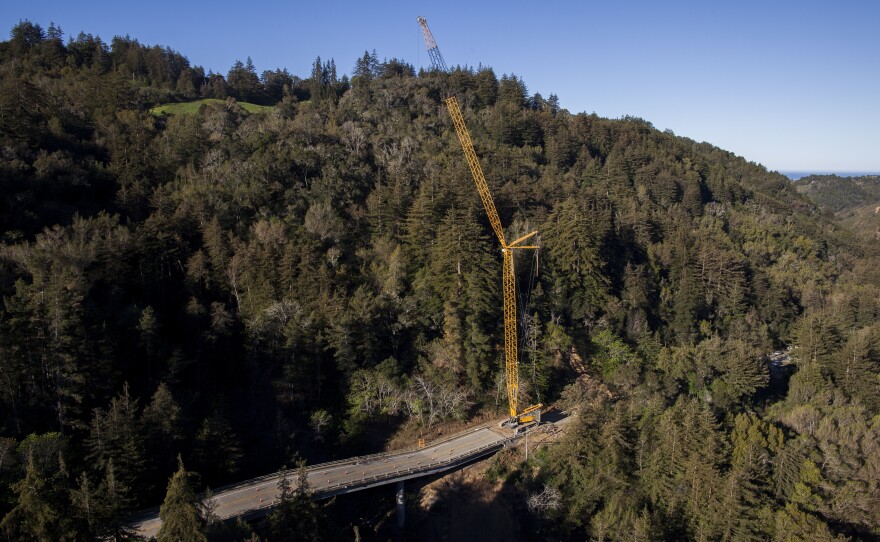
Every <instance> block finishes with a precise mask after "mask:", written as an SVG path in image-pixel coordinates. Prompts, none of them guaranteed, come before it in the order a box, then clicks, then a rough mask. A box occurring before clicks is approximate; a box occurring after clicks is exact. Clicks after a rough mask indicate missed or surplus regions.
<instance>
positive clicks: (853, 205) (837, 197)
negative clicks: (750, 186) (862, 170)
mask: <svg viewBox="0 0 880 542" xmlns="http://www.w3.org/2000/svg"><path fill="white" fill-rule="evenodd" d="M795 185H796V186H797V190H798V192H800V193H801V194H803V195H805V196H807V197H808V198H810V200H811V201H813V202H814V203H815V204H816V205H818V206H819V207H820V208H822V209H824V210H827V211H830V212H832V213H834V216H835V217H836V218H837V219H838V220H839V221H840V223H841V224H842V225H843V226H845V227H847V228H849V229H850V230H852V231H854V232H856V233H857V234H860V235H863V236H865V237H866V238H868V239H869V240H870V239H874V240H876V239H878V238H880V176H877V175H863V176H860V177H839V176H837V175H810V176H808V177H803V178H801V179H799V180H797V181H796V182H795Z"/></svg>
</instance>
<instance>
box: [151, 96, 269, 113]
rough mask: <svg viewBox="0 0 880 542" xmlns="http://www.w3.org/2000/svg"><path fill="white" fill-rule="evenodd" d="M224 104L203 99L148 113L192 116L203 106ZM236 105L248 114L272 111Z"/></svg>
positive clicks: (260, 107)
mask: <svg viewBox="0 0 880 542" xmlns="http://www.w3.org/2000/svg"><path fill="white" fill-rule="evenodd" d="M225 103H226V100H219V99H217V98H205V99H202V100H194V101H191V102H177V103H167V104H162V105H157V106H156V107H152V108H150V113H152V114H154V115H193V114H195V113H198V112H199V109H201V107H202V106H203V105H208V104H225ZM236 104H237V105H238V106H239V107H241V108H242V109H244V110H245V111H247V112H248V113H261V112H264V111H268V110H270V109H272V106H269V105H257V104H252V103H248V102H236Z"/></svg>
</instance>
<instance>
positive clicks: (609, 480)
mask: <svg viewBox="0 0 880 542" xmlns="http://www.w3.org/2000/svg"><path fill="white" fill-rule="evenodd" d="M441 89H443V90H441ZM444 92H450V93H454V94H455V95H456V96H457V97H458V101H459V103H460V104H461V105H462V110H463V113H464V116H465V120H466V122H467V125H468V127H469V129H470V131H471V135H472V138H473V140H474V143H475V147H476V151H477V153H478V155H479V157H480V160H481V163H482V165H483V168H484V170H485V173H486V177H487V179H489V183H490V185H491V187H492V190H493V192H494V195H495V198H496V203H497V206H498V211H499V214H500V215H501V220H502V223H503V224H504V225H505V227H506V232H507V236H508V238H517V237H519V236H520V235H523V234H524V233H526V232H528V231H531V230H533V229H537V230H540V232H541V234H540V238H539V242H540V244H541V246H542V249H541V251H540V257H539V258H540V260H539V266H538V273H537V274H536V276H535V277H534V282H533V284H534V286H533V288H532V289H531V297H530V305H529V308H528V311H527V313H525V314H523V315H522V316H523V320H524V321H525V322H526V324H525V326H524V329H523V330H522V332H521V335H522V337H523V338H524V345H523V348H522V351H523V359H522V361H521V369H520V374H521V375H522V380H523V381H522V382H521V393H523V394H525V395H526V397H524V400H526V401H538V400H540V401H544V402H548V401H554V400H559V402H560V404H561V405H562V406H563V407H565V408H571V409H577V410H578V412H579V413H580V414H579V417H578V421H577V422H576V423H575V427H574V428H573V429H572V430H570V431H569V433H570V434H569V435H568V436H567V437H566V439H564V441H562V442H561V443H560V444H559V445H557V446H555V447H553V448H550V449H549V450H548V451H546V452H544V453H542V454H538V455H536V456H534V457H531V458H530V459H529V464H522V465H520V466H519V467H517V468H516V469H513V470H510V471H505V472H502V473H496V475H498V476H502V477H503V479H504V480H505V483H506V484H507V485H508V486H509V488H510V490H511V491H512V492H514V493H515V494H517V495H520V496H521V502H522V509H520V510H518V512H517V515H516V517H518V518H520V519H519V521H520V522H521V524H520V525H518V526H517V527H518V529H517V532H518V533H519V534H520V536H521V537H522V538H524V539H535V540H546V539H585V538H595V539H603V540H624V539H626V540H630V539H632V540H635V539H638V540H654V539H657V540H768V539H775V540H834V539H841V540H842V539H843V537H844V536H850V537H861V538H865V539H870V538H871V537H875V538H876V537H877V536H880V509H878V507H877V504H876V503H877V502H880V485H878V484H880V482H878V481H880V462H878V457H880V453H878V450H880V417H878V413H880V385H878V384H880V381H878V374H880V325H878V323H877V321H878V314H880V265H878V263H880V260H878V255H877V252H876V246H875V245H872V244H862V243H861V242H860V241H859V239H858V238H857V237H855V236H853V235H851V234H850V233H848V232H847V231H846V230H844V229H841V228H839V227H837V226H836V225H835V224H834V223H833V222H831V221H830V219H829V218H828V217H827V216H825V215H824V214H823V213H822V212H821V211H820V210H819V209H818V208H817V207H816V206H815V205H813V204H812V203H810V202H809V201H808V200H807V199H806V198H804V197H803V196H802V195H800V194H799V193H798V192H797V190H796V189H795V186H794V185H793V184H792V183H790V182H789V181H788V180H787V179H786V178H785V177H782V176H781V175H778V174H773V173H768V172H767V171H766V169H765V168H763V167H761V166H759V165H756V164H754V163H750V162H747V161H745V160H744V159H742V158H739V157H737V156H734V155H733V154H731V153H729V152H726V151H724V150H722V149H718V148H716V147H714V146H712V145H710V144H706V143H696V142H694V141H691V140H689V139H686V138H681V137H676V136H675V135H673V134H672V133H669V132H660V131H658V130H656V129H654V128H653V127H652V125H651V124H650V123H648V122H646V121H644V120H641V119H638V118H623V119H617V120H612V119H605V118H601V117H598V116H596V115H587V114H572V113H570V112H568V111H566V110H564V109H561V108H560V107H559V105H558V100H557V99H556V97H555V96H552V95H551V96H549V97H548V98H546V99H545V98H544V97H542V96H540V95H538V94H534V95H531V94H529V93H528V91H527V88H526V86H525V84H524V82H523V81H522V80H520V79H519V78H517V77H516V76H514V75H503V76H501V77H500V78H499V77H497V76H496V74H495V73H494V72H493V71H492V70H491V69H490V68H481V69H479V70H473V69H469V68H457V69H455V70H453V71H452V72H451V73H449V74H446V73H436V72H419V73H416V72H415V70H414V69H413V67H412V66H410V65H409V64H407V63H405V62H403V61H400V60H396V59H392V60H386V61H382V62H380V61H379V60H378V58H377V56H376V55H375V53H374V54H372V55H370V54H367V53H365V55H364V56H363V57H362V58H359V59H357V60H356V61H355V65H354V70H353V72H352V77H351V78H350V79H349V78H348V77H347V76H342V77H339V76H338V74H337V72H336V66H335V63H334V62H333V61H329V62H322V61H321V59H317V60H316V61H315V63H314V66H313V70H312V73H311V74H310V75H309V76H308V77H305V78H302V79H300V78H298V77H295V76H291V75H289V74H287V72H286V71H285V70H276V71H274V72H269V71H267V72H264V73H263V74H260V75H259V76H258V75H257V74H256V72H255V70H254V69H253V65H252V63H250V62H248V63H246V64H245V63H241V62H239V63H236V65H235V66H233V67H232V69H230V71H229V73H228V74H227V76H225V77H224V76H221V75H218V74H210V73H209V74H205V73H204V70H201V69H200V68H198V67H192V66H190V65H189V62H188V61H187V60H186V58H185V57H183V56H182V55H180V54H179V53H176V52H174V51H172V50H171V49H168V48H162V47H158V46H155V47H146V46H143V45H141V44H139V43H138V42H137V41H136V40H132V39H130V38H118V37H117V38H114V39H113V40H112V42H111V43H110V44H109V45H107V44H105V43H104V42H102V41H101V40H100V39H99V38H96V37H93V36H90V35H85V34H80V35H79V36H78V37H76V38H74V39H72V40H70V41H68V42H67V43H66V44H65V43H64V41H63V40H62V35H61V32H60V30H59V29H57V28H55V27H54V26H53V27H50V28H49V30H48V31H43V30H42V29H41V28H39V27H38V26H36V25H34V24H32V23H29V22H22V23H19V24H18V25H16V26H15V27H14V28H13V30H12V33H11V39H10V40H9V41H6V42H3V43H2V44H0V193H2V200H0V232H2V236H0V241H2V245H0V290H2V298H0V299H2V302H0V480H2V484H0V516H5V517H4V519H3V520H2V523H0V532H2V533H3V535H4V536H6V537H7V538H8V539H12V540H20V539H21V540H24V539H47V540H73V539H83V540H89V539H93V538H94V537H96V536H98V537H105V536H112V535H113V534H114V533H118V532H119V528H120V526H121V525H123V524H124V518H125V517H126V514H127V513H128V512H129V511H131V510H134V509H137V508H141V507H145V506H151V505H155V504H157V503H158V502H160V501H161V500H162V499H163V495H164V496H165V502H166V503H168V504H167V506H166V507H165V508H164V511H163V514H170V516H168V515H166V518H168V517H175V514H178V515H179V516H177V517H184V518H186V517H189V518H196V519H193V520H186V521H184V520H180V519H178V521H176V522H172V521H169V522H167V523H169V524H173V525H185V526H186V527H187V528H189V529H192V530H194V531H195V530H199V531H201V532H204V533H207V534H208V536H209V537H210V538H215V539H225V540H228V539H235V540H239V539H245V538H247V537H248V536H249V535H250V534H249V533H247V532H246V531H247V529H248V528H246V527H245V526H237V527H236V526H227V527H223V526H222V525H217V524H212V523H210V521H209V519H210V515H209V514H208V517H207V519H206V516H205V513H204V509H202V508H200V507H199V506H197V505H198V503H197V502H194V501H195V500H196V499H195V496H194V493H193V492H194V491H195V490H196V489H199V488H201V487H203V485H209V486H211V487H217V486H218V485H220V484H224V483H228V482H232V481H236V480H238V479H241V478H244V477H247V476H250V475H255V474H263V473H265V472H267V471H268V470H270V469H274V468H276V467H280V466H281V465H285V464H287V465H291V464H293V463H294V461H295V459H294V458H295V457H302V458H305V459H306V460H308V461H309V462H317V461H322V460H326V459H329V458H332V457H338V456H344V455H346V454H350V453H355V452H366V451H376V450H375V449H373V448H370V447H369V446H371V445H370V442H371V437H375V435H381V434H387V433H388V432H389V431H391V430H393V429H394V428H396V427H398V426H400V425H402V424H411V425H418V426H420V427H429V426H431V425H432V424H436V423H438V422H442V421H443V420H447V419H450V418H455V419H467V418H468V417H470V416H473V415H474V414H475V413H476V412H479V411H482V412H497V413H498V415H499V416H501V415H503V412H504V410H505V408H504V406H505V405H504V404H503V402H502V399H503V395H504V394H503V389H504V383H503V381H502V380H501V378H502V377H501V375H502V373H503V371H502V357H501V356H502V353H501V352H502V344H501V343H502V327H501V301H500V300H501V297H500V295H501V292H500V254H499V252H498V249H497V245H496V243H495V242H494V241H493V237H492V232H491V229H490V227H489V224H488V222H487V220H486V218H485V216H484V215H485V213H484V211H483V209H482V206H481V203H480V200H479V198H478V196H477V193H476V190H475V188H474V186H473V181H472V180H471V177H470V173H469V170H468V167H467V164H466V162H465V160H464V159H463V157H462V156H461V149H460V147H459V145H458V141H457V139H456V135H455V131H454V128H453V126H452V122H451V120H450V119H449V116H448V115H447V113H446V111H445V110H444V108H443V104H442V100H441V98H442V96H443V95H444V94H443V93H444ZM230 96H231V97H233V98H235V99H236V100H239V101H238V102H236V101H233V100H228V101H227V100H226V98H227V97H230ZM205 98H215V99H218V100H222V103H214V102H211V101H207V102H205V103H204V104H202V105H200V106H199V107H198V109H197V110H195V111H192V112H191V113H190V114H175V115H171V116H156V115H153V114H151V113H150V110H151V108H153V107H156V106H157V105H159V104H165V103H169V102H192V101H193V100H201V99H205ZM240 102H248V103H257V104H262V105H272V106H273V107H272V108H271V109H269V110H265V111H256V112H249V111H248V110H247V109H245V108H243V107H242V106H241V104H240ZM176 107H182V106H176ZM531 264H532V261H531V260H530V259H528V258H523V259H522V260H521V261H520V262H519V265H520V268H521V269H519V272H520V273H521V276H520V284H521V285H522V286H523V287H525V286H526V285H528V284H529V283H530V278H531V277H532V275H531V269H532V265H531ZM521 297H522V298H524V296H521ZM787 347H791V348H792V349H791V350H790V352H791V358H790V360H791V364H790V365H778V364H770V363H769V362H768V358H767V354H769V353H771V352H773V351H775V350H779V349H784V348H787ZM573 358H575V359H582V360H583V363H584V365H585V366H586V368H587V371H588V372H589V375H590V377H591V378H590V379H589V380H587V379H580V380H575V379H574V378H573V374H572V373H573V371H571V370H570V367H571V363H570V362H571V361H572V359H573ZM605 389H607V390H610V394H607V393H604V391H603V390H605ZM373 440H374V439H373ZM193 471H195V472H197V473H198V474H199V475H200V480H201V482H200V483H199V482H197V478H196V477H195V476H194V475H193V474H192V472H193ZM172 474H173V477H172ZM169 478H170V483H169ZM200 484H201V485H200ZM166 488H167V491H166ZM546 488H552V491H551V493H558V495H559V500H558V501H556V502H555V503H550V504H548V505H547V506H543V507H533V508H528V507H527V505H526V503H527V502H528V498H529V496H530V495H537V494H541V493H543V492H545V490H546ZM300 490H302V491H304V489H303V488H300ZM298 491H299V490H298ZM302 491H300V493H296V492H288V496H291V497H290V499H289V500H288V501H286V502H287V504H288V505H289V506H284V507H282V508H280V509H279V513H278V514H276V515H274V516H273V517H272V519H271V521H270V528H269V530H270V531H271V532H272V533H287V535H289V534H290V533H297V532H298V533H300V535H302V536H304V537H305V536H306V535H309V536H312V537H319V535H320V537H321V538H329V539H337V538H338V539H345V538H346V537H350V534H351V527H350V526H348V525H345V524H340V523H339V522H335V521H332V518H326V517H323V515H324V512H323V511H321V510H319V509H317V508H315V507H314V506H312V505H310V504H308V503H309V501H308V499H307V498H304V499H299V500H297V499H298V497H296V496H295V495H294V494H299V495H301V494H302ZM545 494H546V493H545ZM290 506H293V507H294V512H291V508H290ZM224 529H237V530H235V531H229V530H227V531H226V532H225V533H223V532H221V531H224ZM258 534H262V535H265V534H266V533H263V532H262V531H261V533H258ZM166 535H167V536H169V537H171V538H175V537H177V538H184V535H183V534H180V533H179V532H175V533H174V534H168V533H166ZM186 536H192V537H193V538H187V539H198V536H202V535H200V534H193V533H190V534H188V535H186ZM223 536H225V537H226V538H221V537H223ZM272 539H273V540H274V539H275V538H272ZM304 539H305V538H304Z"/></svg>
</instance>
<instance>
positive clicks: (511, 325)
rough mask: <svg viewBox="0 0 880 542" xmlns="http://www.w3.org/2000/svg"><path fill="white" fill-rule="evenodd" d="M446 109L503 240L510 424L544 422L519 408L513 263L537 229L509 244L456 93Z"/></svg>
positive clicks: (438, 60)
mask: <svg viewBox="0 0 880 542" xmlns="http://www.w3.org/2000/svg"><path fill="white" fill-rule="evenodd" d="M418 22H419V25H421V27H422V35H423V36H424V38H425V46H426V47H427V48H428V56H429V57H430V59H431V65H432V66H433V67H434V69H436V70H439V71H444V72H446V71H448V68H447V67H446V62H445V61H444V60H443V55H442V54H440V49H439V48H438V47H437V42H436V41H435V40H434V36H433V35H432V34H431V30H430V29H429V28H428V21H427V20H425V18H424V17H419V18H418ZM444 101H445V103H446V109H447V110H448V111H449V116H450V117H452V123H453V124H454V125H455V133H456V134H458V141H459V143H461V150H462V151H464V156H465V158H466V159H467V163H468V166H469V167H470V169H471V175H472V176H473V178H474V183H475V184H476V185H477V192H478V193H479V194H480V199H481V200H482V201H483V207H484V208H485V209H486V215H487V216H488V217H489V224H490V225H491V226H492V230H493V231H494V232H495V236H496V237H498V241H499V243H501V253H502V255H503V258H502V260H503V261H502V271H501V277H502V289H503V291H504V367H505V376H506V381H507V402H508V406H509V408H510V420H509V423H510V424H511V425H514V426H516V425H520V424H524V423H533V422H540V421H541V407H542V406H543V405H540V404H537V405H532V406H530V407H528V408H525V409H523V410H519V356H518V353H517V344H518V343H517V318H516V274H515V270H514V265H513V253H514V251H516V250H526V249H538V248H539V247H538V246H535V245H523V244H521V243H522V242H524V241H526V240H527V239H531V238H532V237H533V236H534V235H535V234H537V233H538V232H537V231H533V232H531V233H528V234H526V235H523V236H522V237H520V238H519V239H517V240H516V241H513V242H512V243H508V242H507V241H506V240H505V237H504V230H503V228H502V227H501V219H500V218H498V211H497V210H496V209H495V200H494V199H492V193H491V192H490V191H489V185H488V183H487V182H486V178H485V176H484V175H483V169H482V168H481V167H480V161H479V160H478V159H477V153H476V152H475V151H474V144H473V142H472V141H471V136H470V133H469V132H468V129H467V126H466V125H465V123H464V117H462V115H461V109H460V108H459V107H458V101H457V100H456V99H455V96H449V97H447V98H446V99H445V100H444Z"/></svg>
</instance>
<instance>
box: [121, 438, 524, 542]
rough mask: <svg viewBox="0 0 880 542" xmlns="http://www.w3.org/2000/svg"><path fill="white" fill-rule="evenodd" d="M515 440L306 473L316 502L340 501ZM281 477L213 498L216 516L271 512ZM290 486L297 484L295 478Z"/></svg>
mask: <svg viewBox="0 0 880 542" xmlns="http://www.w3.org/2000/svg"><path fill="white" fill-rule="evenodd" d="M511 436H512V432H511V431H510V430H503V429H496V428H494V427H480V428H475V429H472V430H470V431H467V432H465V433H460V434H458V435H456V436H454V437H452V438H450V439H447V440H443V441H440V442H436V443H430V445H429V446H427V447H425V448H423V449H420V450H410V451H405V452H393V453H387V454H376V455H371V456H361V457H353V458H351V459H347V460H343V461H335V462H332V463H323V464H320V465H314V466H312V467H309V469H308V480H309V485H310V486H311V489H312V491H313V493H314V494H315V495H316V496H318V497H323V496H331V495H338V494H341V493H347V492H351V491H357V490H359V489H366V488H368V487H374V486H377V485H383V484H388V483H392V482H396V481H398V480H404V479H407V478H414V477H417V476H421V475H423V474H427V473H429V472H433V471H437V470H443V469H445V468H451V467H452V466H455V465H458V464H460V463H463V462H466V461H468V460H469V459H471V458H475V457H478V456H480V455H481V454H486V453H489V452H490V450H493V449H495V448H497V447H499V446H500V445H502V444H503V443H504V441H505V440H507V439H509V438H510V437H511ZM279 478H280V476H279V475H278V474H272V475H268V476H263V477H260V478H255V479H253V480H248V481H246V482H242V483H240V484H236V485H234V486H230V487H227V488H225V489H220V490H218V491H217V492H216V493H214V502H215V504H216V508H215V513H216V514H217V516H218V517H219V518H220V519H227V518H232V517H236V516H241V515H244V514H247V513H253V512H255V511H259V510H260V509H265V508H269V507H271V506H272V505H273V503H274V502H275V501H276V500H277V499H278V481H279ZM291 478H292V479H291V482H292V483H293V484H294V485H295V484H296V473H295V472H293V473H292V477H291ZM161 525H162V522H161V520H160V519H159V517H158V511H154V512H153V513H151V514H149V515H146V516H144V517H141V518H139V519H138V520H137V521H136V522H135V523H133V524H132V528H133V529H134V530H135V532H136V533H137V534H139V535H141V536H144V537H146V538H150V537H155V536H156V534H157V533H158V532H159V527H160V526H161Z"/></svg>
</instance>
